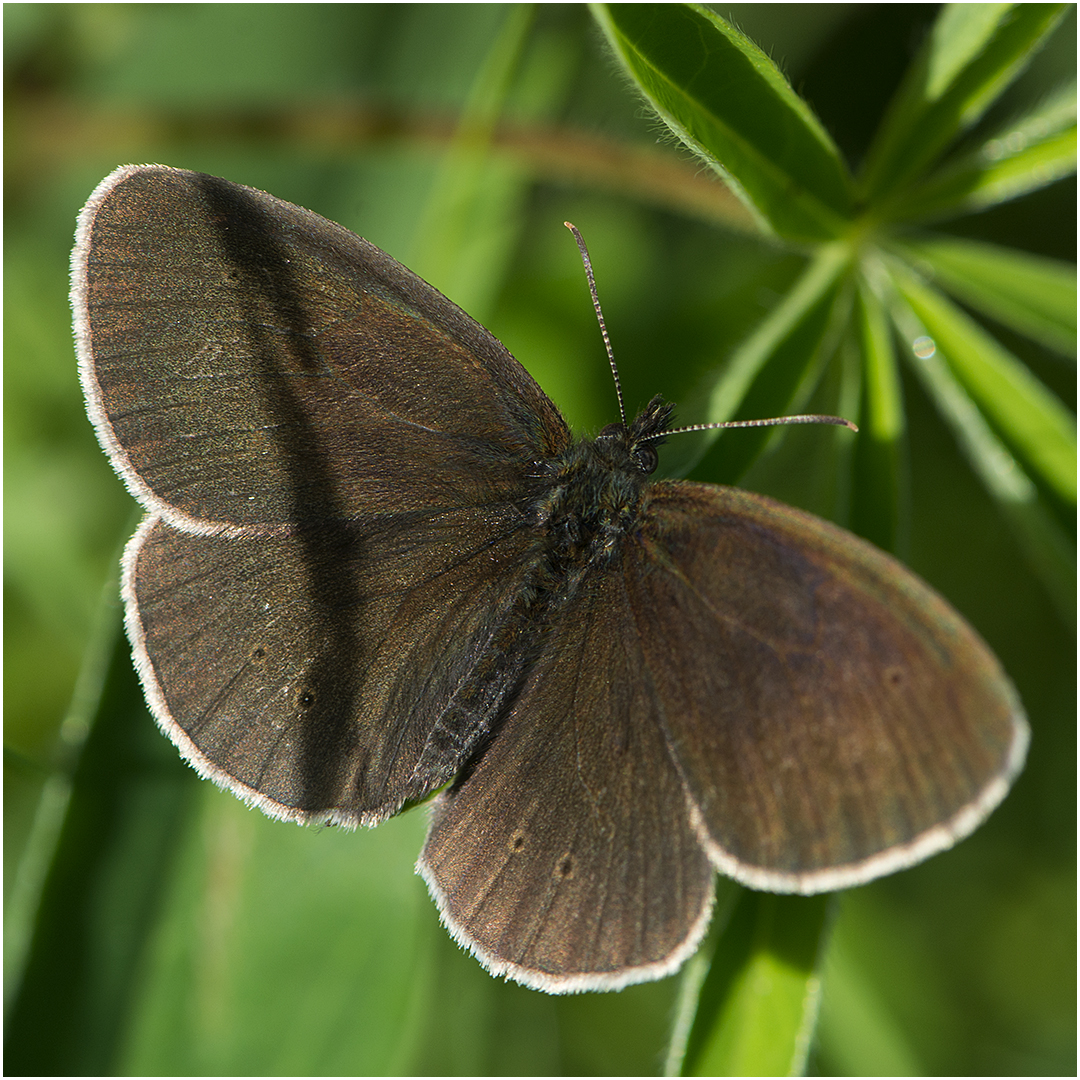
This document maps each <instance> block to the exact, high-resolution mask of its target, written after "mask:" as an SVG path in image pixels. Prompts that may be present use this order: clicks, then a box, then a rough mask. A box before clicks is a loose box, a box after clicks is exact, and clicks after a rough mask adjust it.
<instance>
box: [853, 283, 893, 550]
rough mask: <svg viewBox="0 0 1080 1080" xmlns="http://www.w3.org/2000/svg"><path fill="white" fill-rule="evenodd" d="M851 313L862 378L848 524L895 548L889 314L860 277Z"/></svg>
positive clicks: (876, 542)
mask: <svg viewBox="0 0 1080 1080" xmlns="http://www.w3.org/2000/svg"><path fill="white" fill-rule="evenodd" d="M855 318H856V321H857V325H858V336H859V346H860V352H861V354H862V362H863V375H864V378H863V394H862V408H861V409H860V411H859V437H858V438H857V439H856V441H855V490H854V493H853V497H852V511H851V527H852V529H853V530H854V531H855V532H857V533H859V535H860V536H865V537H866V538H867V539H868V540H871V541H873V542H874V543H875V544H877V545H878V547H881V548H884V549H885V550H886V551H896V549H897V546H898V541H899V535H900V525H901V521H900V506H901V495H902V492H903V483H902V480H903V478H902V475H901V470H902V458H901V444H902V441H903V437H904V426H905V425H904V402H903V397H902V395H901V390H900V375H899V372H898V370H897V364H896V353H895V351H894V349H893V335H892V331H891V329H890V327H889V322H888V316H887V315H886V313H885V310H884V308H883V307H882V305H881V301H880V300H879V299H878V296H877V294H876V293H875V292H874V291H873V289H871V288H870V286H869V284H868V283H867V282H866V281H865V280H860V282H859V289H858V293H857V304H856V310H855Z"/></svg>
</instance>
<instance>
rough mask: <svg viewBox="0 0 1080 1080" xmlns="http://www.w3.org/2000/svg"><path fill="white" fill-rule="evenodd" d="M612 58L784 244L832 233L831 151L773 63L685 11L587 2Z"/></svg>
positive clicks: (835, 204)
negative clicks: (790, 240)
mask: <svg viewBox="0 0 1080 1080" xmlns="http://www.w3.org/2000/svg"><path fill="white" fill-rule="evenodd" d="M593 14H594V16H595V17H596V19H597V21H598V22H599V24H600V26H601V28H602V29H603V30H604V33H605V34H606V36H607V38H608V41H609V42H610V44H611V46H612V48H613V50H614V51H615V54H616V56H617V57H618V58H619V60H620V61H621V63H622V64H623V66H624V67H625V68H626V70H627V71H628V72H629V74H630V75H631V77H632V78H634V79H635V81H636V82H637V83H638V86H639V89H640V90H641V91H642V93H643V94H644V95H645V97H646V98H647V99H648V101H649V102H650V104H651V105H652V106H653V108H654V109H656V111H657V112H658V113H659V115H660V116H661V118H662V119H663V120H664V122H665V123H666V124H667V125H668V126H669V127H670V128H671V130H672V131H674V132H675V134H676V135H677V136H678V137H679V138H680V139H681V140H682V141H683V142H684V143H686V145H688V146H689V147H691V148H692V149H693V150H694V151H695V152H696V153H698V154H700V155H701V156H702V157H704V158H705V160H706V161H707V162H708V163H709V165H710V166H711V167H712V168H714V169H715V170H716V171H717V172H718V173H719V174H720V175H721V177H722V178H723V179H724V180H725V182H726V183H728V184H729V185H730V186H731V187H732V188H733V190H735V191H736V193H737V194H738V195H739V196H740V198H742V200H743V201H744V202H745V203H746V204H747V206H748V207H749V208H750V209H751V210H752V211H753V212H754V214H755V216H756V217H757V220H758V222H759V224H760V225H761V226H762V227H763V228H766V229H768V230H769V231H771V232H775V233H776V234H777V235H779V236H783V237H786V238H788V239H792V240H827V239H832V238H835V237H837V236H838V235H840V234H841V233H842V232H843V230H844V228H845V225H846V223H847V221H848V220H849V218H850V215H851V211H852V198H851V185H850V178H849V177H848V174H847V169H846V166H845V165H844V163H843V161H842V159H841V157H840V153H839V151H838V150H837V149H836V146H835V145H834V144H833V142H832V139H831V138H830V137H829V135H828V134H827V133H826V131H825V129H824V128H823V127H822V126H821V124H820V123H819V122H818V120H817V118H816V117H815V116H814V115H813V113H812V112H811V111H810V109H809V108H808V107H807V106H806V104H805V103H804V102H803V101H802V100H801V99H800V98H799V97H798V95H796V94H795V92H794V91H793V90H792V89H791V87H790V86H789V85H788V83H787V82H786V80H785V79H784V77H783V76H782V75H781V74H780V71H779V70H778V69H777V68H776V66H775V65H774V64H773V62H772V61H771V60H770V59H769V58H768V57H767V56H766V55H765V54H764V53H763V52H761V50H760V49H758V48H757V46H756V45H754V44H753V42H751V41H750V40H749V39H748V38H746V37H744V36H743V35H742V34H740V33H739V32H738V31H737V30H735V29H734V27H732V26H730V25H729V24H728V23H726V22H725V21H724V20H723V19H721V18H720V17H719V16H717V15H714V14H713V13H712V12H710V11H708V10H706V9H704V8H700V7H697V6H692V5H674V4H673V5H667V4H596V5H593Z"/></svg>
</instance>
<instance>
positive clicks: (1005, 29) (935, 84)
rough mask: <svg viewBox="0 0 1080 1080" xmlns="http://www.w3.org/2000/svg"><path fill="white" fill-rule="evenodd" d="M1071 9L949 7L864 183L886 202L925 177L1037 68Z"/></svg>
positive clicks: (882, 131) (884, 128)
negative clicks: (1039, 53) (1038, 54)
mask: <svg viewBox="0 0 1080 1080" xmlns="http://www.w3.org/2000/svg"><path fill="white" fill-rule="evenodd" d="M1064 12H1065V5H1063V4H949V5H947V6H946V7H945V8H943V9H942V12H941V15H940V16H939V17H938V20H937V22H936V23H935V24H934V27H933V28H932V30H931V32H930V35H929V37H928V39H927V41H926V44H925V45H924V47H923V49H922V51H921V53H920V55H919V57H918V59H917V60H916V62H915V63H914V64H913V65H912V67H911V68H910V69H909V72H908V75H907V76H906V77H905V79H904V82H903V83H902V84H901V86H900V89H899V90H898V91H897V94H896V96H895V97H894V99H893V101H892V104H891V105H890V107H889V110H888V112H887V113H886V116H885V120H884V121H883V123H882V125H881V127H880V128H879V129H878V135H877V137H876V138H875V140H874V143H873V145H872V146H871V148H870V151H869V153H868V154H867V158H866V165H865V167H864V170H863V174H862V177H861V187H862V189H863V191H864V193H865V194H866V195H867V197H869V198H870V199H871V200H873V201H877V202H880V201H881V200H882V199H883V198H884V197H885V196H887V195H891V194H892V193H894V192H897V191H898V190H900V189H902V188H903V187H904V186H906V185H908V184H910V183H911V182H912V181H913V180H914V179H915V178H917V177H918V176H920V175H922V174H923V173H924V172H925V170H926V168H927V166H928V165H930V163H931V162H933V161H935V160H936V159H937V158H938V156H939V155H940V154H941V152H942V151H943V150H944V149H945V148H946V147H947V146H948V145H949V143H950V142H951V141H952V140H953V139H954V138H955V136H956V135H958V134H959V133H960V132H962V131H966V130H967V129H968V128H970V127H971V126H972V125H973V124H974V123H975V122H976V121H977V120H978V119H979V118H980V117H981V116H982V115H983V113H984V112H985V111H986V109H987V108H989V106H990V105H991V104H992V103H993V101H994V100H995V99H996V98H997V97H998V96H999V95H1000V94H1001V93H1002V92H1003V91H1004V90H1005V88H1006V87H1007V86H1008V85H1009V84H1010V83H1011V82H1012V81H1013V79H1015V78H1016V76H1017V75H1019V74H1020V72H1021V71H1022V70H1023V69H1024V68H1025V67H1026V66H1027V64H1028V63H1029V62H1030V60H1031V57H1032V55H1033V54H1034V52H1035V50H1036V49H1038V48H1039V47H1040V46H1041V45H1042V43H1043V42H1044V41H1045V40H1046V38H1047V36H1048V35H1049V34H1050V32H1051V31H1052V30H1053V29H1054V27H1055V26H1056V25H1057V23H1058V22H1059V21H1060V19H1061V18H1062V17H1063V15H1064Z"/></svg>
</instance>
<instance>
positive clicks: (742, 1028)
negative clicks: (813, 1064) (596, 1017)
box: [669, 889, 831, 1076]
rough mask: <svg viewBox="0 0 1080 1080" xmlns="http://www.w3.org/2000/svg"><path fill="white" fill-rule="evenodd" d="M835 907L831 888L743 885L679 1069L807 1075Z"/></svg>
mask: <svg viewBox="0 0 1080 1080" xmlns="http://www.w3.org/2000/svg"><path fill="white" fill-rule="evenodd" d="M830 907H831V898H830V897H829V896H827V895H825V896H811V897H803V896H775V895H772V894H769V893H759V892H752V891H750V890H748V889H747V890H744V891H743V893H742V895H741V896H740V897H739V899H738V902H737V904H736V906H735V910H734V911H733V913H732V915H731V919H730V921H729V922H728V924H727V927H726V928H725V930H724V933H723V935H722V936H721V937H720V940H719V942H718V943H717V945H716V949H715V952H714V953H713V957H712V964H711V966H710V969H709V973H708V976H707V977H706V978H705V980H704V983H703V985H702V987H701V993H700V997H699V999H698V1007H697V1012H696V1015H695V1017H694V1022H693V1026H692V1027H691V1029H690V1033H689V1037H688V1039H687V1042H686V1051H685V1053H684V1055H683V1058H682V1062H681V1072H682V1075H684V1076H798V1075H801V1074H802V1072H803V1069H804V1067H805V1064H806V1054H807V1050H808V1049H809V1045H810V1040H811V1038H812V1036H813V1032H814V1025H815V1022H816V1020H817V1008H818V998H819V991H820V976H819V969H820V964H821V958H822V955H823V952H824V950H823V948H822V946H823V943H824V941H825V939H826V937H827V928H828V923H829V911H830ZM669 1064H670V1063H669Z"/></svg>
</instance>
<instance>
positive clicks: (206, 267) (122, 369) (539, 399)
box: [72, 166, 570, 532]
mask: <svg viewBox="0 0 1080 1080" xmlns="http://www.w3.org/2000/svg"><path fill="white" fill-rule="evenodd" d="M72 263H73V272H72V279H73V286H72V304H73V307H74V309H75V324H76V333H77V338H78V346H79V355H80V372H81V375H82V379H83V386H84V389H85V392H86V397H87V401H88V404H89V409H90V413H91V418H92V419H93V421H94V423H95V426H96V427H97V429H98V434H99V438H100V439H101V441H102V443H103V444H104V445H105V447H106V450H107V451H108V452H109V454H110V456H111V457H112V460H113V463H114V465H115V466H116V468H117V470H118V471H119V472H120V473H121V475H122V476H123V478H124V480H125V481H126V482H127V484H128V486H129V487H130V488H131V490H132V492H133V494H135V495H136V497H137V498H139V499H140V501H141V502H142V503H143V504H144V505H145V506H147V507H148V508H150V509H154V510H157V511H159V512H160V513H161V514H162V515H163V517H164V518H165V519H166V520H169V521H172V522H173V523H175V524H178V525H179V526H181V527H185V528H188V529H190V530H191V531H197V532H213V531H220V530H221V529H226V530H230V531H234V532H235V531H238V530H240V529H243V528H245V527H257V528H262V529H265V528H266V527H267V526H268V525H275V524H276V525H284V526H287V527H288V526H292V525H294V524H295V523H296V522H297V521H298V520H301V519H302V518H303V517H308V518H311V517H313V516H314V517H327V518H352V517H356V516H367V517H372V516H375V515H379V514H385V513H390V514H402V513H407V512H409V511H411V510H418V511H421V512H427V511H430V510H432V509H433V508H439V507H456V506H463V505H477V504H480V503H484V502H491V501H500V500H505V499H506V498H509V497H513V495H515V494H516V489H517V486H518V485H519V484H520V481H521V474H522V469H523V467H524V466H526V465H527V464H528V462H529V461H530V460H532V459H534V458H539V457H544V456H546V455H548V454H550V453H554V452H557V451H558V450H560V449H562V448H563V447H564V446H566V445H568V444H569V441H570V435H569V432H568V430H567V428H566V424H565V422H564V421H563V420H562V418H561V416H560V415H559V413H558V410H556V408H555V406H554V405H553V404H552V403H551V402H550V401H549V400H548V398H547V397H546V396H545V395H544V394H543V392H542V391H541V390H540V388H539V387H538V386H537V385H536V383H535V382H534V381H533V380H532V379H531V378H530V377H529V375H528V374H527V372H526V371H525V370H524V368H522V367H521V365H520V364H518V363H517V361H516V360H514V358H513V357H512V356H511V355H510V353H509V352H507V350H506V349H505V348H504V347H503V346H502V345H501V344H500V343H499V342H498V341H497V340H496V339H495V338H494V337H493V336H492V335H491V334H490V333H488V331H487V330H485V329H484V328H483V327H482V326H480V324H479V323H477V322H475V321H474V320H473V319H471V318H469V316H468V315H466V314H465V313H464V312H463V311H461V310H460V309H459V308H458V307H456V306H455V305H454V304H451V303H450V302H449V301H448V300H447V299H446V298H445V297H444V296H442V295H441V294H440V293H438V292H437V291H436V290H435V289H433V288H431V286H430V285H427V284H426V283H425V282H423V281H422V280H421V279H420V278H418V277H417V276H416V275H415V274H413V273H411V272H410V271H409V270H407V269H405V267H403V266H401V265H400V264H398V263H397V262H395V261H394V260H393V259H391V258H390V257H389V256H388V255H386V254H384V253H383V252H382V251H380V250H379V249H378V248H376V247H374V246H373V245H372V244H369V243H367V241H365V240H362V239H361V238H360V237H358V236H355V235H354V234H353V233H350V232H349V231H348V230H347V229H344V228H342V227H341V226H339V225H335V224H334V223H333V222H330V221H327V220H326V219H325V218H322V217H320V216H319V215H318V214H313V213H311V212H310V211H308V210H304V209H301V208H300V207H298V206H293V205H291V204H290V203H286V202H282V201H281V200H280V199H275V198H273V197H272V196H270V195H266V194H264V193H263V192H259V191H255V190H253V189H251V188H246V187H242V186H241V185H239V184H233V183H230V182H229V181H227V180H220V179H218V178H217V177H213V176H204V175H202V174H200V173H192V172H183V171H180V170H177V169H167V168H164V167H160V166H147V167H138V166H136V167H127V168H124V169H119V170H117V172H115V173H113V174H112V175H111V176H110V177H108V178H106V179H105V180H104V181H103V182H102V183H101V185H99V187H98V189H97V191H95V192H94V195H93V196H92V197H91V199H90V201H89V202H88V203H87V205H86V207H85V208H84V209H83V212H82V214H81V216H80V219H79V231H78V238H77V243H76V248H75V252H74V254H73V258H72Z"/></svg>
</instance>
